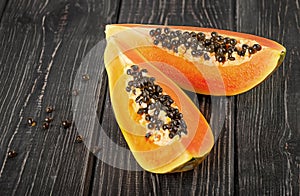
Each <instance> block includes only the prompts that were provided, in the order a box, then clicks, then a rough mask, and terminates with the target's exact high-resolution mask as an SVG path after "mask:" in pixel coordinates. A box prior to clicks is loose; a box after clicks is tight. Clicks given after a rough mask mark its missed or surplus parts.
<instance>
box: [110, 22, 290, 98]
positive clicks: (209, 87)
mask: <svg viewBox="0 0 300 196" xmlns="http://www.w3.org/2000/svg"><path fill="white" fill-rule="evenodd" d="M157 27H161V28H163V27H164V26H159V25H140V24H114V25H108V26H107V27H106V34H107V38H110V37H112V36H115V35H117V34H124V33H128V34H129V35H128V37H130V29H133V30H139V29H140V28H147V29H149V30H150V29H155V28H157ZM169 28H171V29H178V30H183V31H185V30H186V31H200V32H204V33H207V32H212V31H217V32H218V33H219V34H221V35H224V36H228V37H233V38H236V39H247V40H255V41H256V42H257V43H259V44H260V45H261V46H262V47H263V50H262V51H259V52H257V53H256V54H254V55H253V56H252V57H251V59H250V60H249V61H246V62H244V63H241V64H239V65H233V66H231V65H229V66H207V65H205V64H204V63H201V62H200V63H199V64H197V65H196V64H195V63H194V62H192V61H189V60H187V59H185V58H183V57H181V56H176V55H173V54H172V53H170V52H168V51H166V50H163V49H161V48H159V47H157V46H155V45H153V44H152V45H151V43H150V44H148V45H145V44H144V45H142V44H141V46H140V47H139V46H138V44H136V46H137V47H134V48H132V49H127V48H130V47H128V46H126V44H127V45H130V44H131V43H130V40H129V41H128V39H126V41H125V42H124V41H123V42H122V40H119V43H118V44H119V45H120V47H123V48H124V49H123V50H122V51H123V52H124V54H126V56H128V58H129V59H132V60H134V61H135V62H136V63H140V62H144V61H149V62H152V61H156V62H161V63H157V64H155V66H156V67H157V68H158V69H159V70H160V71H162V72H163V73H165V74H167V75H168V76H169V77H170V78H171V79H172V80H173V81H174V82H176V83H177V84H178V85H179V86H180V87H182V88H184V89H186V90H189V91H195V92H197V93H200V94H206V95H216V96H223V95H226V96H232V95H237V94H241V93H244V92H246V91H248V90H250V89H252V88H254V87H255V86H257V85H258V84H260V83H261V82H263V81H264V80H265V79H266V78H267V77H268V76H270V75H271V73H272V72H274V71H275V70H276V68H277V67H278V66H279V65H280V64H281V63H282V61H283V59H284V57H285V54H286V49H285V48H284V47H283V46H282V45H280V44H279V43H277V42H275V41H272V40H269V39H266V38H263V37H259V36H255V35H250V34H245V33H239V32H232V31H227V30H219V29H211V28H199V27H188V26H169ZM143 36H145V34H141V33H140V34H139V33H136V34H135V36H134V39H135V42H138V40H142V39H143V38H142V37H143ZM141 42H142V43H144V42H145V41H143V40H142V41H141ZM168 65H169V66H168ZM174 69H176V70H179V71H180V72H181V73H182V75H181V76H179V75H177V74H176V73H174V72H173V71H172V70H174ZM182 76H184V77H185V78H188V80H189V82H190V83H191V84H192V86H191V85H187V84H186V82H184V80H183V78H182Z"/></svg>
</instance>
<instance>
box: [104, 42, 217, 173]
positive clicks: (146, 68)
mask: <svg viewBox="0 0 300 196" xmlns="http://www.w3.org/2000/svg"><path fill="white" fill-rule="evenodd" d="M117 46H118V44H115V43H113V42H108V44H107V46H106V50H105V53H104V62H105V66H106V70H107V74H108V79H109V90H110V97H111V103H112V107H113V110H114V113H115V117H116V120H117V122H118V125H119V127H120V129H121V132H122V134H123V136H124V138H125V140H126V142H127V144H128V146H129V148H130V150H131V152H132V153H133V155H134V157H135V159H136V160H137V162H138V163H139V164H140V166H141V167H142V168H144V169H145V170H147V171H150V172H154V173H168V172H180V171H186V170H190V169H193V168H194V167H195V166H196V165H198V164H199V163H200V162H201V161H202V160H203V159H204V158H205V157H206V155H207V154H208V153H209V152H210V150H211V149H212V147H213V145H214V141H215V140H214V136H213V133H212V131H211V128H210V127H209V125H208V123H207V121H206V119H205V118H204V117H203V115H202V114H201V112H200V111H199V110H198V108H197V107H196V106H195V105H194V103H193V102H192V101H191V100H190V98H189V97H188V96H187V95H186V94H185V93H184V92H183V91H182V89H181V88H179V87H178V86H177V85H176V84H175V83H174V82H173V81H172V80H170V79H169V78H168V77H167V76H166V75H165V74H163V73H162V72H161V71H159V70H158V69H157V68H156V67H155V66H153V64H152V63H149V62H143V61H142V59H139V58H136V60H137V61H138V62H139V63H136V62H135V61H132V60H130V59H129V58H128V57H127V56H126V55H125V54H123V53H119V48H117ZM113 57H114V58H113Z"/></svg>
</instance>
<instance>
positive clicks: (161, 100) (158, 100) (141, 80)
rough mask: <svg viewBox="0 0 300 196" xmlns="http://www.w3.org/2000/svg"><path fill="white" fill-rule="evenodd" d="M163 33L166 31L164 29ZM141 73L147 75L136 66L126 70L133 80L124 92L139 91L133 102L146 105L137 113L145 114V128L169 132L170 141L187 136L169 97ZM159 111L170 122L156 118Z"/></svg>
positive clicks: (184, 126)
mask: <svg viewBox="0 0 300 196" xmlns="http://www.w3.org/2000/svg"><path fill="white" fill-rule="evenodd" d="M158 31H159V30H158ZM164 31H168V30H166V29H165V30H164ZM143 73H147V70H146V69H139V67H138V66H137V65H132V66H131V68H130V69H128V70H127V74H128V75H130V76H132V77H133V80H130V81H129V82H128V85H127V87H126V91H127V92H132V93H134V94H136V89H140V91H141V93H140V94H139V95H138V96H137V97H136V99H135V102H136V103H138V104H139V105H142V104H143V103H145V104H146V107H140V108H139V109H138V111H137V113H138V114H140V115H143V114H145V120H146V121H147V122H148V123H147V128H148V129H150V130H160V129H161V128H162V129H163V130H169V132H170V133H169V138H171V139H172V138H173V137H175V136H176V135H179V136H181V135H182V134H187V126H186V123H185V121H184V120H183V115H182V113H180V112H179V110H178V109H177V108H174V107H172V103H174V100H173V99H172V98H171V97H170V96H169V95H166V94H163V89H162V88H161V87H160V86H159V85H157V84H155V78H153V77H147V76H144V74H143ZM149 110H151V111H153V114H151V115H150V114H149V113H150V112H149ZM161 111H164V112H165V113H166V116H168V117H169V118H170V119H171V121H170V122H168V123H165V122H163V121H162V120H161V119H159V117H158V116H159V114H160V112H161ZM151 113H152V112H151ZM150 136H151V133H147V134H146V135H145V137H146V138H149V137H150Z"/></svg>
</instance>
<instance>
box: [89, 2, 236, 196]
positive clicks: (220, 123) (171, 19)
mask: <svg viewBox="0 0 300 196" xmlns="http://www.w3.org/2000/svg"><path fill="white" fill-rule="evenodd" d="M233 6H234V4H233V3H232V2H223V1H218V2H217V3H212V2H210V1H200V2H197V4H194V2H191V1H160V2H157V1H133V0H132V1H122V6H121V13H120V16H119V20H118V22H119V23H128V22H129V23H145V24H148V23H152V24H168V25H193V26H203V27H215V28H223V29H231V30H233V29H234V18H235V17H234V12H233V10H234V8H233ZM198 98H199V99H198V100H199V102H200V106H199V107H200V108H201V110H202V111H203V113H204V114H205V116H206V117H207V118H208V119H210V121H211V124H212V125H213V126H214V127H213V128H214V130H217V131H219V130H220V129H221V130H222V133H221V136H220V138H219V140H218V141H217V143H216V145H215V147H214V148H213V150H212V152H211V154H210V155H209V156H208V157H207V159H206V160H205V161H204V162H203V163H202V164H201V165H200V166H199V167H197V168H196V169H194V170H192V171H189V172H184V173H175V174H166V175H158V174H153V173H149V172H146V171H143V170H142V171H139V170H140V168H138V167H137V166H136V165H135V164H136V162H133V161H132V155H131V154H130V153H127V152H126V153H125V154H126V156H124V154H123V155H122V153H119V152H118V151H117V152H116V151H112V150H111V151H110V150H109V149H110V148H112V145H115V146H116V148H117V149H122V148H125V149H126V148H127V145H126V142H125V140H124V139H123V137H122V134H121V133H120V130H119V129H118V125H117V123H116V121H115V118H114V116H113V111H112V108H111V103H110V99H109V94H108V93H107V99H106V104H105V109H104V114H105V115H104V116H103V120H102V127H103V129H104V132H105V133H106V134H107V135H108V137H109V138H110V139H111V143H110V145H107V147H106V148H107V149H108V150H106V151H104V152H102V153H101V151H100V154H99V155H98V156H99V160H98V161H97V162H96V166H95V172H94V175H95V176H94V180H93V181H94V182H93V191H92V193H93V195H102V194H110V195H132V194H133V193H134V194H137V195H162V194H164V195H182V194H189V195H199V194H202V195H207V194H216V195H228V194H233V192H234V162H233V161H234V154H233V148H234V140H233V139H234V137H233V136H234V135H233V134H234V126H233V125H234V118H235V116H234V98H232V97H231V98H226V97H221V98H216V97H209V96H201V95H199V96H198ZM209 108H210V109H209ZM212 108H213V109H212ZM222 111H223V112H224V113H223V114H224V115H219V114H220V113H221V114H222ZM218 112H219V113H218ZM223 117H224V119H222V118H223ZM221 119H222V120H221ZM108 156H111V160H112V163H106V162H104V161H102V159H106V157H108ZM117 162H120V163H122V162H123V163H124V165H123V166H124V167H123V169H120V168H118V167H116V166H115V164H116V163H117ZM129 163H132V164H133V166H132V165H130V164H129Z"/></svg>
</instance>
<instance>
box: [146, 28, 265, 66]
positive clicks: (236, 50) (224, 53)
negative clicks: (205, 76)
mask: <svg viewBox="0 0 300 196" xmlns="http://www.w3.org/2000/svg"><path fill="white" fill-rule="evenodd" d="M149 35H150V36H151V37H152V38H153V44H154V45H156V46H161V47H163V48H165V49H167V50H170V51H173V52H174V53H178V52H179V50H178V48H179V47H180V46H183V47H184V48H185V50H190V54H191V56H192V57H195V58H203V59H204V60H205V61H209V60H210V59H211V56H215V60H216V61H217V62H220V63H224V62H226V61H227V60H228V61H235V60H236V58H235V57H234V54H236V55H238V56H240V57H243V56H245V54H246V52H248V53H249V55H253V54H255V53H256V52H257V51H260V50H261V49H262V47H261V46H260V45H259V44H253V45H252V46H249V45H247V44H242V45H239V46H238V41H237V40H236V39H234V38H230V37H224V36H222V35H219V34H218V32H211V34H210V37H209V36H207V35H205V33H203V32H198V33H197V32H193V31H191V32H189V31H185V32H183V33H182V32H181V31H179V30H172V29H170V28H168V27H165V28H156V29H151V30H150V31H149Z"/></svg>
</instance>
